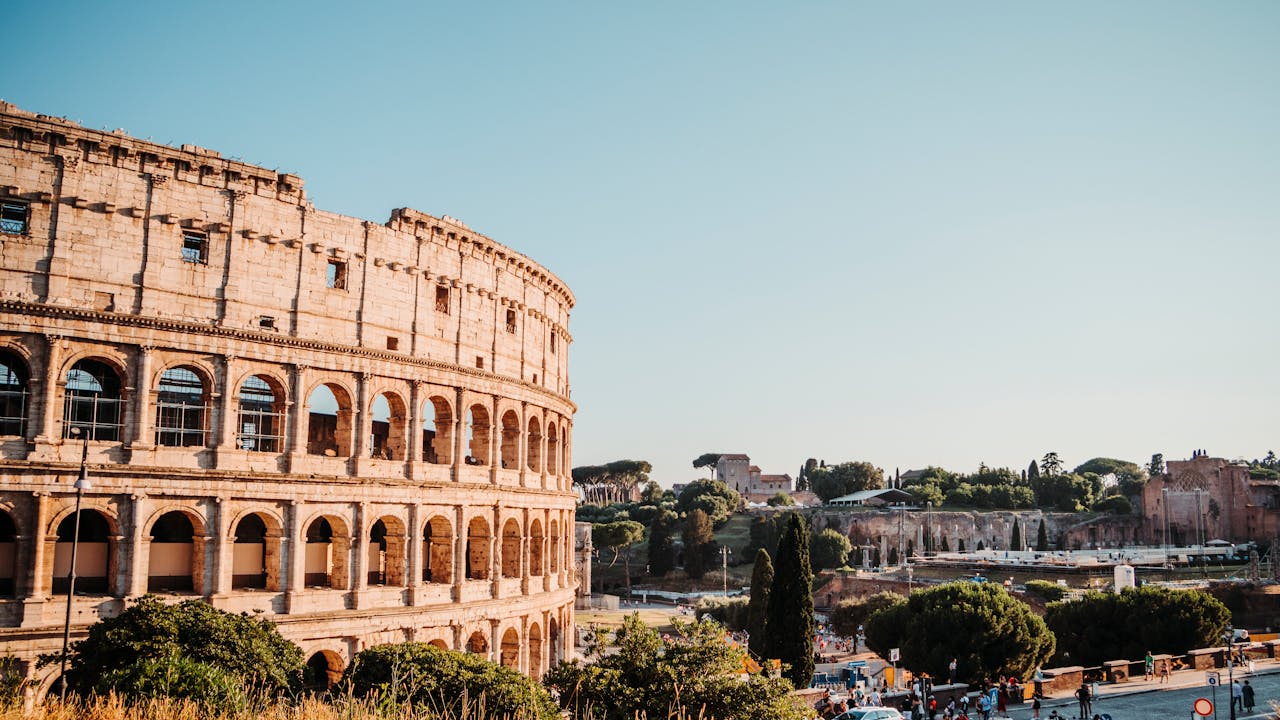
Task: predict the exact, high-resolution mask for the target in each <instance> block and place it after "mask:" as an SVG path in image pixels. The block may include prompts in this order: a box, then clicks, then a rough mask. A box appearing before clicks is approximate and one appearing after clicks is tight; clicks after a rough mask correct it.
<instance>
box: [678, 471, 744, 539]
mask: <svg viewBox="0 0 1280 720" xmlns="http://www.w3.org/2000/svg"><path fill="white" fill-rule="evenodd" d="M741 503H742V496H741V495H739V494H738V493H737V491H736V490H733V489H732V488H730V487H729V486H728V485H725V484H724V483H722V482H720V481H719V480H707V479H705V478H704V479H702V480H694V481H693V482H691V483H689V485H688V486H687V487H685V489H684V490H681V491H680V497H679V498H678V499H677V500H676V512H679V513H681V514H684V513H687V512H689V511H690V510H694V509H698V510H701V511H702V512H704V513H706V514H707V517H708V518H710V519H711V524H712V525H714V526H715V527H717V528H718V527H722V526H723V525H724V524H725V523H727V522H729V518H730V517H733V513H734V512H735V511H736V510H737V509H738V505H740V504H741Z"/></svg>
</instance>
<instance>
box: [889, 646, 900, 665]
mask: <svg viewBox="0 0 1280 720" xmlns="http://www.w3.org/2000/svg"><path fill="white" fill-rule="evenodd" d="M901 657H902V656H901V655H900V654H899V653H898V648H889V662H895V663H896V662H898V660H899V659H901Z"/></svg>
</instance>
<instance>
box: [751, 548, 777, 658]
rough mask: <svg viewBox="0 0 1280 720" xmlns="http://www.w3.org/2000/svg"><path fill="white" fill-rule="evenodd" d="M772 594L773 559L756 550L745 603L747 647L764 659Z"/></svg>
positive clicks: (765, 551) (764, 552) (762, 550)
mask: <svg viewBox="0 0 1280 720" xmlns="http://www.w3.org/2000/svg"><path fill="white" fill-rule="evenodd" d="M771 592H773V558H771V557H769V551H768V550H765V549H764V548H760V549H759V550H756V561H755V565H753V566H752V568H751V597H750V599H749V600H748V602H747V647H748V649H749V650H751V653H752V654H753V655H755V656H756V657H764V655H763V653H764V638H765V626H766V625H767V624H768V622H769V616H768V611H769V594H770V593H771Z"/></svg>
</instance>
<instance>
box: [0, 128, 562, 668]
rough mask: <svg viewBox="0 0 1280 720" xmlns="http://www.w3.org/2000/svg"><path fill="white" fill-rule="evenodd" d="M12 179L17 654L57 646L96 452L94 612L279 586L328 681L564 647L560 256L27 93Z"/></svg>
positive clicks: (11, 451) (2, 498)
mask: <svg viewBox="0 0 1280 720" xmlns="http://www.w3.org/2000/svg"><path fill="white" fill-rule="evenodd" d="M0 203H2V204H3V218H2V219H0V220H2V222H0V230H2V231H3V234H0V595H3V596H4V597H3V598H2V599H0V626H2V627H0V651H3V652H6V653H10V654H12V655H13V656H15V657H16V658H18V659H19V660H20V661H23V662H26V663H28V670H29V672H30V673H31V674H32V675H33V676H34V674H35V670H34V663H31V662H30V661H32V660H33V659H34V658H35V656H36V655H37V654H39V653H48V652H54V651H57V649H58V648H59V647H60V640H61V632H60V631H61V627H62V622H63V612H64V608H65V605H66V594H67V589H66V582H65V578H66V573H67V570H68V569H69V566H70V561H69V554H68V550H69V547H70V545H71V543H70V542H69V540H70V536H71V527H72V525H73V521H74V506H75V502H76V494H75V490H74V489H73V485H74V483H75V480H76V477H77V473H78V471H79V467H80V461H81V452H82V450H83V451H85V452H87V464H88V472H89V476H90V478H91V481H92V489H90V490H89V491H87V492H86V493H85V494H84V498H83V508H84V509H83V511H82V512H81V515H80V519H81V530H80V539H81V541H80V543H79V557H78V560H77V562H76V565H77V574H78V575H79V578H78V580H77V586H76V589H77V593H76V596H75V598H74V602H73V608H72V612H73V632H74V633H77V634H80V633H83V630H84V628H85V627H86V626H87V625H88V624H89V623H91V622H93V621H94V620H96V619H97V618H99V617H102V616H109V615H111V614H113V613H116V612H119V610H120V609H121V608H122V607H123V605H124V603H125V601H126V600H127V599H128V598H132V597H137V596H139V595H142V594H144V593H147V592H149V591H150V592H156V593H159V594H161V595H163V596H164V597H166V598H171V599H174V600H177V599H181V598H183V597H201V598H204V599H206V600H207V601H208V602H210V603H212V604H213V605H215V606H217V607H220V608H225V609H228V610H234V611H240V610H246V611H261V612H263V613H265V614H266V615H267V616H269V617H271V618H272V619H273V620H275V621H276V622H277V623H278V624H279V626H280V629H281V631H282V632H283V633H284V635H285V636H286V637H288V638H290V639H291V640H293V641H294V642H296V643H298V644H299V645H300V646H301V647H302V649H303V650H304V652H305V653H306V655H307V657H308V658H310V660H309V665H310V666H311V668H312V670H313V671H314V673H315V675H316V676H317V677H318V678H320V679H322V678H324V677H325V676H326V673H327V675H328V677H329V678H330V679H332V678H333V677H335V676H336V673H339V672H340V671H341V669H342V668H343V666H344V664H345V662H346V661H347V660H349V658H350V657H351V656H352V654H353V653H355V652H358V651H359V650H361V649H362V648H365V647H368V646H371V645H375V644H380V643H386V642H395V641H403V640H418V641H427V642H433V643H436V644H440V645H443V646H446V647H449V648H455V649H459V650H462V649H466V650H470V651H473V652H480V653H484V654H486V655H487V656H489V657H490V658H492V659H493V660H495V661H499V662H501V663H503V664H504V665H507V666H510V667H516V668H519V669H521V670H523V671H525V672H528V673H530V674H531V675H534V676H537V675H540V674H541V673H542V671H543V670H544V669H545V668H546V667H548V665H549V664H550V663H551V662H554V661H555V660H557V659H559V658H562V657H565V656H566V654H567V652H568V651H569V649H570V646H569V642H570V639H571V634H572V633H571V632H569V631H570V630H571V629H572V627H573V598H574V591H575V587H576V579H575V574H574V565H575V557H574V554H573V527H574V500H575V496H574V495H573V493H571V492H570V474H569V468H570V467H571V462H570V455H571V450H572V443H571V439H570V438H571V435H572V417H573V412H574V410H575V407H574V405H573V403H572V402H571V401H570V399H569V375H568V346H569V343H570V341H571V337H570V335H569V333H568V322H569V311H570V309H571V308H572V307H573V305H574V298H573V295H572V293H571V292H570V291H569V290H568V288H567V287H565V285H564V284H563V283H562V282H561V281H560V280H559V279H557V278H556V277H555V276H554V275H552V274H551V273H549V272H548V271H547V270H545V269H543V268H542V267H541V266H539V265H538V264H537V263H535V262H533V261H532V260H530V259H529V258H527V257H525V256H523V255H521V254H519V253H517V252H515V251H512V250H510V249H508V248H506V247H504V246H502V245H499V244H497V243H495V242H493V241H492V240H490V239H488V238H486V237H484V236H482V235H479V234H477V233H475V232H474V231H472V230H471V229H470V228H469V227H467V226H466V225H464V224H463V223H461V222H459V221H456V220H453V219H450V218H447V217H442V218H437V217H432V216H430V215H427V214H424V213H421V212H417V211H415V210H410V209H405V208H402V209H397V210H395V211H393V212H392V215H391V219H390V220H389V221H388V222H387V223H386V224H385V225H379V224H375V223H372V222H364V221H360V220H357V219H354V218H349V217H343V216H339V215H335V214H332V213H328V212H324V211H322V210H317V209H315V208H314V207H313V206H312V205H311V204H310V203H309V202H308V200H307V197H306V195H305V193H304V192H303V182H302V180H301V179H300V178H298V177H296V176H293V175H288V174H281V173H277V172H275V171H271V170H266V169H264V168H260V167H255V166H252V165H247V164H245V163H241V162H237V161H232V160H227V159H223V158H222V157H220V156H219V155H218V154H217V153H215V152H211V151H208V150H204V149H201V148H197V147H192V146H183V147H182V148H181V149H174V148H171V147H167V146H162V145H157V144H153V143H150V142H145V141H141V140H137V139H134V138H130V137H127V136H125V135H123V134H120V133H119V132H117V133H106V132H98V131H92V130H87V129H85V128H81V127H79V126H77V125H74V124H72V123H69V122H66V121H64V120H60V119H57V118H49V117H45V116H38V115H33V114H31V113H26V112H23V111H20V110H18V109H16V108H14V107H13V106H10V105H2V106H0ZM77 433H78V434H77ZM82 438H85V439H86V440H85V442H83V443H82V441H81V439H82ZM41 680H42V682H43V684H44V687H48V685H49V683H52V682H53V680H54V678H53V677H52V676H51V675H49V674H47V671H46V674H45V675H44V676H43V677H42V678H41Z"/></svg>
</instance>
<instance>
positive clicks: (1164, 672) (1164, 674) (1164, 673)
mask: <svg viewBox="0 0 1280 720" xmlns="http://www.w3.org/2000/svg"><path fill="white" fill-rule="evenodd" d="M1172 662H1173V661H1172V660H1170V659H1169V658H1165V659H1164V661H1163V662H1161V663H1160V683H1161V684H1164V683H1167V682H1169V665H1170V664H1171V663H1172Z"/></svg>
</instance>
